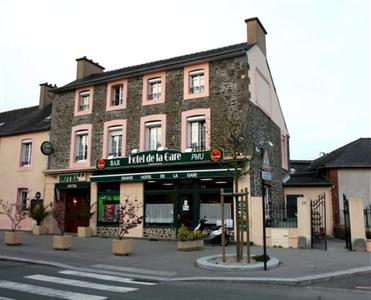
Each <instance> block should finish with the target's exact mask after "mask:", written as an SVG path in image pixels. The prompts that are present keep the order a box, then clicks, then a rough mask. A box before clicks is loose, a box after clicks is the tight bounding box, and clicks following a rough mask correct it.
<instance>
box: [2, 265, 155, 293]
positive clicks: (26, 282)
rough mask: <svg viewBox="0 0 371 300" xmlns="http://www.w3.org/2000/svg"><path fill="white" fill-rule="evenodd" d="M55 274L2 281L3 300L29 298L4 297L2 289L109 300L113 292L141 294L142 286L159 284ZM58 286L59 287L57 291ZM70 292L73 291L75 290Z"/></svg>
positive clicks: (95, 275) (72, 272)
mask: <svg viewBox="0 0 371 300" xmlns="http://www.w3.org/2000/svg"><path fill="white" fill-rule="evenodd" d="M55 273H56V274H51V275H50V274H47V275H46V274H32V275H26V276H24V277H21V278H20V280H19V281H18V280H17V281H10V280H0V300H12V299H28V298H27V297H23V296H22V298H17V297H15V298H9V297H3V296H2V290H8V291H9V290H10V291H14V292H15V294H17V295H19V294H20V293H27V294H32V295H38V296H44V297H50V298H54V299H56V298H57V299H69V300H85V299H86V300H87V299H89V300H103V299H109V297H110V295H112V293H117V294H118V295H120V294H123V293H129V292H134V291H138V289H139V287H140V286H142V287H143V286H153V285H156V283H154V282H147V281H137V280H134V279H133V278H129V277H121V276H116V275H115V276H114V275H107V274H100V273H94V272H82V271H77V270H61V271H57V272H55ZM90 280H93V281H90ZM45 285H48V286H45ZM55 286H56V287H57V288H55ZM69 289H72V291H71V290H69ZM76 289H78V291H76ZM94 291H99V293H98V294H95V293H94ZM102 292H103V293H102ZM102 294H103V295H102ZM105 294H107V295H105ZM12 295H13V294H11V297H12ZM30 297H31V296H30Z"/></svg>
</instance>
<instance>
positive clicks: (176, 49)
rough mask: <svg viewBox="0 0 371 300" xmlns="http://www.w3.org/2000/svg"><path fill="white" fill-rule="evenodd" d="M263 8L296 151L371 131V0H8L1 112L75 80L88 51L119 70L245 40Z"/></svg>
mask: <svg viewBox="0 0 371 300" xmlns="http://www.w3.org/2000/svg"><path fill="white" fill-rule="evenodd" d="M255 16H257V17H259V19H260V20H261V22H262V23H263V25H264V27H265V28H266V30H267V31H268V35H267V56H268V61H269V64H270V67H271V71H272V73H273V79H274V81H275V86H276V89H277V92H278V96H279V99H280V102H281V106H282V109H283V112H284V115H285V118H286V123H287V126H288V129H289V132H290V137H291V138H290V143H291V145H290V147H291V150H290V151H291V158H292V159H313V158H316V157H318V155H319V153H320V152H329V151H332V150H334V149H336V148H337V147H339V146H342V145H344V144H347V143H349V142H351V141H353V140H355V139H357V138H359V137H369V136H370V131H371V125H370V113H371V111H370V110H371V107H370V7H369V0H312V1H309V0H236V1H234V0H233V1H232V0H225V1H222V0H208V1H201V0H184V1H170V0H169V1H161V0H157V1H150V0H148V1H144V0H143V1H142V0H135V1H111V0H105V1H94V0H87V1H82V0H80V1H78V0H73V1H72V0H71V1H66V0H64V1H61V0H58V1H57V0H54V1H39V0H32V1H28V0H25V1H20V0H0V70H1V72H0V111H6V110H11V109H17V108H21V107H26V106H33V105H37V104H38V101H39V100H38V99H39V84H40V83H42V82H46V81H47V82H49V83H53V84H54V83H55V84H57V85H58V86H61V85H64V84H66V83H68V82H70V81H73V80H74V79H75V76H76V62H75V59H76V58H78V57H81V56H84V55H86V56H87V57H88V58H91V59H93V60H94V61H97V62H99V63H100V64H101V65H103V66H104V67H105V68H106V70H112V69H118V68H122V67H125V66H129V65H135V64H140V63H145V62H149V61H154V60H158V59H163V58H169V57H173V56H178V55H182V54H188V53H192V52H197V51H202V50H208V49H212V48H216V47H222V46H227V45H231V44H235V43H240V42H244V41H246V27H245V23H244V19H246V18H250V17H255Z"/></svg>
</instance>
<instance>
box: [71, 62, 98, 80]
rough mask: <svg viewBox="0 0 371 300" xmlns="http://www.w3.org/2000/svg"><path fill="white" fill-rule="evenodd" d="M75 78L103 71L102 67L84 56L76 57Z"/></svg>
mask: <svg viewBox="0 0 371 300" xmlns="http://www.w3.org/2000/svg"><path fill="white" fill-rule="evenodd" d="M76 61H77V73H76V79H77V80H79V79H83V78H86V77H88V76H89V75H92V74H98V73H103V70H104V68H103V67H102V66H101V65H99V64H98V63H96V62H94V61H92V60H91V59H88V58H87V57H86V56H84V57H81V58H77V59H76Z"/></svg>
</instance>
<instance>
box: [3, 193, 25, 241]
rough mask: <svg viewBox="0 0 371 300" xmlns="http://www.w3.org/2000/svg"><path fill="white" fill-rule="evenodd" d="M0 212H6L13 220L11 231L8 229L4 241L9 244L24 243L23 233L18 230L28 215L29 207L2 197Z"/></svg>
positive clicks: (11, 220)
mask: <svg viewBox="0 0 371 300" xmlns="http://www.w3.org/2000/svg"><path fill="white" fill-rule="evenodd" d="M0 209H1V210H0V213H1V214H5V215H6V216H7V217H8V218H9V219H10V222H11V224H12V225H11V231H6V232H5V235H4V243H5V244H6V245H8V246H15V245H20V244H22V234H21V232H17V229H18V228H19V226H20V224H21V222H22V220H24V219H25V218H26V217H27V212H28V210H27V207H23V206H22V205H21V204H20V203H19V202H18V201H17V202H15V203H14V202H7V201H5V200H3V199H0Z"/></svg>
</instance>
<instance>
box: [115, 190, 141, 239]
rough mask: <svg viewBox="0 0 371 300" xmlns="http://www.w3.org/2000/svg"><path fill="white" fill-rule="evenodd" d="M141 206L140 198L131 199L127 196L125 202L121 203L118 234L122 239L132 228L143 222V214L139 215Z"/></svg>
mask: <svg viewBox="0 0 371 300" xmlns="http://www.w3.org/2000/svg"><path fill="white" fill-rule="evenodd" d="M140 208H141V206H140V205H139V203H138V200H137V199H135V200H134V201H130V200H129V197H126V199H125V200H124V202H123V203H120V204H119V212H118V232H117V234H118V238H119V239H120V240H121V239H123V238H124V236H125V235H127V234H128V233H129V230H130V229H133V228H135V227H137V226H138V225H139V224H141V223H142V222H143V216H139V215H138V212H139V210H140Z"/></svg>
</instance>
